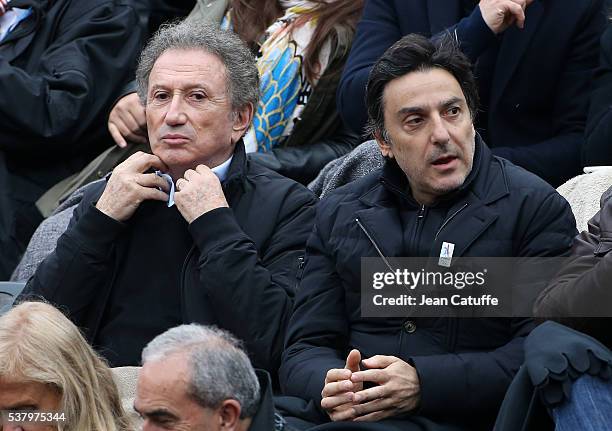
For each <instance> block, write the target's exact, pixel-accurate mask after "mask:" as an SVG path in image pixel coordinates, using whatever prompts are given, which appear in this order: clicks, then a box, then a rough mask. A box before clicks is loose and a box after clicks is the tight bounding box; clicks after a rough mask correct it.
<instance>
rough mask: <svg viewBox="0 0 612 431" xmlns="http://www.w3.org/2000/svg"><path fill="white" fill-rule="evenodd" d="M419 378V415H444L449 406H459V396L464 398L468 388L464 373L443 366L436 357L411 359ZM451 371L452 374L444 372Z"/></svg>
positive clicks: (451, 367)
mask: <svg viewBox="0 0 612 431" xmlns="http://www.w3.org/2000/svg"><path fill="white" fill-rule="evenodd" d="M410 362H412V363H413V364H414V367H415V368H416V371H417V374H418V376H419V384H420V387H421V393H420V403H419V406H418V407H417V409H418V414H422V415H425V416H427V415H432V416H440V415H442V416H443V415H444V411H445V409H447V408H448V406H455V407H456V405H457V395H459V396H460V397H462V396H464V395H461V394H464V392H463V389H464V388H466V381H465V376H464V375H463V373H454V372H452V371H454V370H455V367H453V366H450V367H449V366H448V364H446V365H445V364H442V363H440V362H441V361H439V360H438V359H437V358H436V357H435V356H415V357H412V358H410ZM442 370H451V372H442Z"/></svg>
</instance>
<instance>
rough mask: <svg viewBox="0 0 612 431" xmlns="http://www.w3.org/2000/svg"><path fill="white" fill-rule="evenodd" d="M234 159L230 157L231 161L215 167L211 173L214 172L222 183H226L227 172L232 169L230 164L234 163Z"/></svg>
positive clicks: (228, 160)
mask: <svg viewBox="0 0 612 431" xmlns="http://www.w3.org/2000/svg"><path fill="white" fill-rule="evenodd" d="M233 158H234V156H233V155H232V156H230V158H229V159H227V160H226V161H224V162H223V163H221V164H220V165H219V166H215V167H214V168H212V169H211V171H213V172H214V173H215V175H216V176H217V177H219V181H221V182H223V181H225V178H226V177H227V171H229V167H230V164H231V163H232V159H233Z"/></svg>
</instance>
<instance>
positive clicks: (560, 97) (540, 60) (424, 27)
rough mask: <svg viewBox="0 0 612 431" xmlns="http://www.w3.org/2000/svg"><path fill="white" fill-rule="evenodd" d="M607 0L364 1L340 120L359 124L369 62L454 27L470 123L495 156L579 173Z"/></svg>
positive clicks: (557, 174) (548, 170) (543, 173)
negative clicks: (467, 82) (466, 74)
mask: <svg viewBox="0 0 612 431" xmlns="http://www.w3.org/2000/svg"><path fill="white" fill-rule="evenodd" d="M603 3H604V2H603V0H445V1H444V2H443V4H442V3H441V2H437V1H435V0H414V1H402V0H369V1H368V2H367V3H366V6H365V9H364V12H363V15H362V19H361V21H360V23H359V24H358V26H357V33H356V35H355V41H354V42H353V45H352V49H351V53H350V55H349V59H348V60H347V63H346V66H345V68H344V71H343V76H342V78H341V80H340V84H339V86H338V93H337V96H338V109H339V111H340V114H341V116H342V118H343V120H344V121H345V123H346V124H347V125H348V126H350V127H351V128H353V129H354V130H355V131H361V130H362V129H363V127H364V125H365V123H366V117H367V114H366V109H367V108H366V106H365V105H364V95H365V93H366V89H365V86H366V82H367V79H368V74H369V72H370V70H371V68H372V65H373V64H374V62H375V61H376V60H377V59H378V58H379V57H380V56H381V55H382V54H383V52H385V50H386V49H387V48H388V47H390V46H391V45H392V44H393V43H394V42H396V41H397V40H398V39H399V38H401V37H402V36H403V35H406V34H411V33H418V34H422V35H426V36H428V37H439V35H440V34H444V33H450V34H451V35H452V37H454V38H456V40H457V41H458V42H459V44H460V48H461V50H462V52H464V53H465V54H466V55H467V56H468V58H469V59H470V60H471V61H472V63H473V64H474V72H475V74H476V76H477V77H478V89H479V93H480V100H481V102H482V104H481V106H480V109H481V113H480V115H478V118H477V119H475V121H476V127H477V129H478V131H479V133H480V134H481V135H482V136H483V138H484V139H485V141H486V142H487V144H488V145H489V146H490V148H491V149H492V151H493V154H494V155H496V156H499V157H504V158H506V159H508V160H510V161H511V162H512V163H514V164H517V165H519V166H521V167H523V168H525V169H527V170H529V171H530V172H533V173H535V174H537V175H539V176H540V177H541V178H543V179H545V180H546V181H548V182H549V183H550V184H551V185H553V186H554V187H557V186H559V185H560V184H562V183H563V182H564V181H566V180H568V179H569V178H571V177H573V176H575V175H578V174H579V173H580V151H581V147H582V145H583V141H584V136H583V135H584V131H585V124H586V113H587V109H588V101H589V94H590V86H591V81H592V77H593V72H594V70H595V68H596V67H597V59H598V53H599V45H598V44H599V38H600V36H601V34H602V32H603V30H604V28H605V22H606V17H605V14H604V7H603Z"/></svg>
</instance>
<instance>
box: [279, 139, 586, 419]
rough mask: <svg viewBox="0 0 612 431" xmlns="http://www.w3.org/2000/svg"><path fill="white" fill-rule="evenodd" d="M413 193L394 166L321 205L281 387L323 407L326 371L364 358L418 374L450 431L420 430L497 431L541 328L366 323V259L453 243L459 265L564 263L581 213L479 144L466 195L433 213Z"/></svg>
mask: <svg viewBox="0 0 612 431" xmlns="http://www.w3.org/2000/svg"><path fill="white" fill-rule="evenodd" d="M409 190H410V189H409V186H408V184H407V179H406V176H405V175H404V173H403V172H402V171H401V170H400V168H399V167H398V166H397V164H396V163H395V162H392V161H389V162H387V163H386V165H385V166H384V167H383V168H382V170H378V171H376V172H374V173H372V174H370V175H368V176H366V177H364V178H362V179H360V180H357V181H355V182H353V183H350V184H347V185H345V186H343V187H341V188H339V189H337V190H335V191H334V192H332V193H330V194H329V195H328V196H327V197H326V198H325V199H323V200H322V201H321V202H320V204H319V206H318V209H317V216H316V220H315V227H314V230H313V233H312V235H311V237H310V238H309V240H308V244H307V248H306V265H305V268H304V275H303V279H302V281H301V283H300V287H299V289H298V293H297V297H296V303H295V309H294V313H293V315H292V318H291V321H290V323H289V327H288V329H287V339H286V349H285V352H284V353H283V361H282V365H281V369H280V383H281V388H282V390H283V392H284V393H286V394H287V395H292V396H297V397H301V398H303V399H305V400H310V399H312V400H314V402H315V404H317V405H320V401H321V390H322V389H323V386H324V380H325V374H326V372H327V371H328V370H329V369H332V368H344V365H345V361H346V355H347V354H348V352H349V351H350V349H352V348H355V349H358V350H359V351H360V352H361V354H362V357H371V356H373V355H377V354H380V355H391V356H396V357H399V358H400V359H403V360H404V361H406V362H408V363H411V364H414V366H415V368H416V370H417V373H418V375H419V378H420V383H421V393H420V406H419V407H418V411H417V412H416V415H417V416H419V417H420V418H424V419H423V420H424V421H425V422H427V421H434V422H435V423H438V424H439V425H440V427H439V428H438V427H436V426H434V425H435V424H434V422H428V423H429V424H430V425H429V428H428V427H425V428H418V429H465V430H475V429H490V428H491V426H492V424H493V420H494V418H495V414H496V411H497V408H498V407H499V405H500V404H501V402H502V399H503V396H504V392H505V391H506V389H507V387H508V385H509V384H510V381H511V380H512V377H513V375H514V374H515V372H516V371H517V370H518V368H519V367H520V365H521V363H522V362H523V340H524V337H525V336H526V335H527V334H528V333H529V331H530V330H531V329H532V327H533V324H532V320H531V319H518V318H516V319H485V318H480V319H451V318H413V319H410V320H406V319H398V318H379V319H372V318H363V317H361V309H360V303H361V302H360V301H361V299H360V277H361V266H360V259H361V257H378V256H379V252H378V251H377V248H378V249H380V253H382V254H383V255H384V256H390V257H394V256H395V257H399V256H407V257H410V256H434V257H437V256H439V254H440V250H441V246H442V243H443V242H449V243H454V244H455V249H454V256H453V257H461V256H463V257H501V256H558V255H563V254H565V253H567V252H568V251H569V249H570V246H571V243H572V239H573V237H574V235H575V232H576V228H575V222H574V217H573V214H572V212H571V209H570V207H569V204H568V203H567V202H566V201H565V200H564V199H563V198H562V197H561V196H560V195H559V194H558V193H557V192H556V191H555V190H554V189H553V188H552V187H551V186H549V185H548V184H546V183H545V182H544V181H543V180H541V179H539V178H537V177H536V176H535V175H533V174H530V173H528V172H527V171H525V170H523V169H522V168H519V167H517V166H514V165H512V164H511V163H509V162H508V161H506V160H504V159H501V158H497V157H494V156H493V155H492V154H491V152H490V150H489V149H488V148H487V147H486V146H485V145H484V144H483V143H482V140H481V139H480V138H479V137H478V138H477V143H476V153H475V158H474V168H473V170H472V172H471V173H470V174H469V176H468V178H467V179H466V181H465V183H464V185H463V186H462V187H461V188H460V189H459V190H457V191H454V192H452V193H450V194H449V195H447V196H445V197H443V198H442V199H440V200H439V201H438V202H437V203H436V204H434V205H432V206H430V207H424V206H423V207H421V206H420V205H418V204H417V203H416V201H415V200H414V199H413V198H412V196H411V194H410V192H409ZM374 243H376V245H375V244H374ZM397 421H398V420H396V422H397ZM407 421H409V420H407ZM399 422H400V426H399V427H400V429H413V428H405V427H407V426H410V424H409V423H408V422H406V421H404V420H403V419H402V420H399ZM402 422H404V425H401V423H402ZM442 424H445V426H449V427H451V425H452V426H457V427H459V428H442ZM412 426H414V424H413V425H412ZM347 429H350V423H349V424H347ZM414 429H417V428H416V427H415V428H414Z"/></svg>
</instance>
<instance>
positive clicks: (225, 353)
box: [134, 324, 287, 431]
mask: <svg viewBox="0 0 612 431" xmlns="http://www.w3.org/2000/svg"><path fill="white" fill-rule="evenodd" d="M142 364H143V366H142V370H141V371H140V375H139V378H138V385H137V391H136V399H135V400H134V409H135V410H136V411H137V412H138V414H139V415H140V416H141V417H142V419H143V420H144V423H143V431H150V430H156V429H162V428H163V429H165V430H185V431H195V430H202V431H216V430H235V431H247V430H248V431H259V430H262V431H263V430H265V431H272V430H279V431H280V430H283V429H287V428H286V426H285V422H284V420H283V419H282V417H281V416H279V415H278V414H275V413H274V408H273V402H272V389H271V384H270V377H269V376H268V374H267V373H266V372H264V371H255V370H254V369H253V367H252V366H251V363H250V362H249V358H248V357H247V355H246V353H245V352H244V350H242V347H241V345H240V342H239V341H238V340H237V339H236V338H234V337H233V336H232V335H231V334H230V333H228V332H227V331H224V330H222V329H218V328H216V327H206V326H201V325H197V324H191V325H181V326H178V327H176V328H172V329H169V330H168V331H166V332H164V333H163V334H161V335H159V336H157V337H156V338H155V339H153V341H151V342H150V343H149V344H148V345H147V347H146V348H145V349H144V350H143V352H142Z"/></svg>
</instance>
